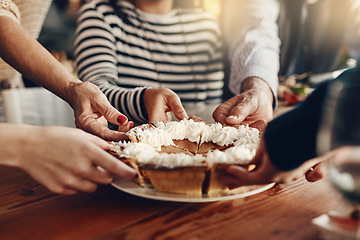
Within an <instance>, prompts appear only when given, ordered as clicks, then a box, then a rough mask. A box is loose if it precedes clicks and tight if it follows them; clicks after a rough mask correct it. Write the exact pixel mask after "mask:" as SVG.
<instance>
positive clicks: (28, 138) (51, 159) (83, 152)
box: [5, 126, 136, 195]
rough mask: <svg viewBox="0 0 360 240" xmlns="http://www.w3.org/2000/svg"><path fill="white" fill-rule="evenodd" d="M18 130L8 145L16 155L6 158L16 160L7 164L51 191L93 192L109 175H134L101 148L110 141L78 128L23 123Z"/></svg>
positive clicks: (69, 192) (109, 145) (106, 182)
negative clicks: (24, 124)
mask: <svg viewBox="0 0 360 240" xmlns="http://www.w3.org/2000/svg"><path fill="white" fill-rule="evenodd" d="M13 128H18V127H17V126H14V127H13ZM21 131H22V136H20V139H19V137H17V139H16V140H15V141H18V140H20V141H21V142H20V143H19V144H9V146H8V151H9V152H10V154H11V153H16V156H13V157H11V156H10V157H9V158H7V159H16V161H13V162H11V163H10V164H9V163H8V164H7V165H11V166H15V167H19V168H21V169H23V170H24V171H26V172H28V173H29V175H30V176H31V177H33V178H34V179H35V180H36V181H38V182H40V183H41V184H43V185H44V186H45V187H47V188H48V189H49V190H51V191H52V192H55V193H59V194H67V195H68V194H75V193H77V192H79V191H83V192H93V191H95V189H96V187H97V184H109V183H111V181H112V179H113V176H120V177H122V178H124V179H133V178H134V177H135V176H136V172H135V171H134V170H133V169H132V168H130V167H129V166H127V165H126V164H124V163H123V162H121V161H119V160H118V159H116V158H115V157H113V156H112V155H111V154H109V153H107V152H106V151H105V150H110V148H111V147H112V145H111V144H110V143H108V142H106V141H104V140H102V139H100V138H98V137H96V136H94V135H91V134H89V133H86V132H84V131H82V130H80V129H75V128H65V127H33V126H25V127H22V128H21ZM10 142H11V140H10ZM15 143H16V142H15ZM5 154H6V153H5Z"/></svg>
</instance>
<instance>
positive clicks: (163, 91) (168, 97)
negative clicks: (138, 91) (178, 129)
mask: <svg viewBox="0 0 360 240" xmlns="http://www.w3.org/2000/svg"><path fill="white" fill-rule="evenodd" d="M144 104H145V108H146V111H147V113H148V117H149V122H157V121H170V120H171V115H169V113H170V112H171V111H172V112H173V113H174V115H175V117H176V118H177V119H179V120H182V119H184V118H186V119H187V118H189V117H188V115H187V113H186V111H185V109H184V107H183V106H182V104H181V101H180V98H179V96H178V95H177V94H176V93H174V92H173V91H172V90H170V89H168V88H150V89H147V90H146V91H145V94H144Z"/></svg>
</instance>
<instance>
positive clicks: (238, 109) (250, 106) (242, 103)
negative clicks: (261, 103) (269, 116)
mask: <svg viewBox="0 0 360 240" xmlns="http://www.w3.org/2000/svg"><path fill="white" fill-rule="evenodd" d="M256 109H257V106H255V104H254V103H253V102H252V101H249V100H246V98H241V99H239V101H238V103H237V105H236V106H235V107H234V108H233V109H232V110H231V112H230V114H229V116H228V117H227V119H226V123H227V124H230V125H234V124H240V123H242V122H243V121H244V120H245V118H246V117H247V116H249V115H251V114H252V113H254V112H255V111H256Z"/></svg>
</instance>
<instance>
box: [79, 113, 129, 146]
mask: <svg viewBox="0 0 360 240" xmlns="http://www.w3.org/2000/svg"><path fill="white" fill-rule="evenodd" d="M82 129H84V130H85V131H87V132H89V133H92V134H95V135H96V136H99V137H100V138H102V139H105V140H108V141H122V140H126V139H127V137H126V136H125V134H124V133H123V132H118V131H114V130H110V129H109V128H108V127H107V126H104V125H102V124H100V123H99V122H98V121H97V120H96V119H93V118H88V120H87V122H86V123H84V127H82Z"/></svg>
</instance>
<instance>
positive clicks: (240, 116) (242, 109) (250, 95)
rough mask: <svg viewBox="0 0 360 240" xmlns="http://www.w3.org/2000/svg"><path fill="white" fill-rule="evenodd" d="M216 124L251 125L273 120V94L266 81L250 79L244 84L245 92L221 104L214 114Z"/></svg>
mask: <svg viewBox="0 0 360 240" xmlns="http://www.w3.org/2000/svg"><path fill="white" fill-rule="evenodd" d="M213 118H214V120H215V121H216V122H220V123H222V124H229V125H236V124H240V123H241V124H250V123H252V122H255V121H257V120H261V119H263V120H265V121H270V120H271V119H272V118H273V94H272V92H271V90H270V87H269V86H268V85H267V83H266V82H265V81H263V80H262V79H259V78H250V79H248V80H246V81H245V82H244V84H243V92H242V93H241V94H239V95H237V96H235V97H233V98H231V99H229V100H228V101H226V102H224V103H222V104H220V105H219V106H218V107H217V108H216V109H215V111H214V112H213Z"/></svg>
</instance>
